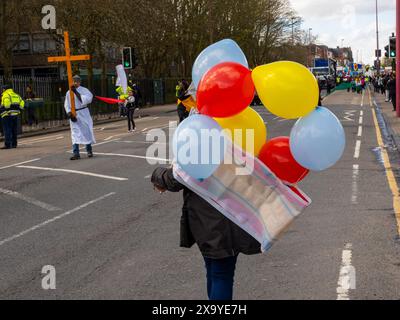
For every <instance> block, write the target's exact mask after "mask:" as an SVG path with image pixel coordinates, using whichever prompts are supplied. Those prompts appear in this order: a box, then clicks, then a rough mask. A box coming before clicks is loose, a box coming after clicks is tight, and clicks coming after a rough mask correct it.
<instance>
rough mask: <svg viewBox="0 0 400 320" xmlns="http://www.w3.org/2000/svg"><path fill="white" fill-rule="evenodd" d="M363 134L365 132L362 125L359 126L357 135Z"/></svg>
mask: <svg viewBox="0 0 400 320" xmlns="http://www.w3.org/2000/svg"><path fill="white" fill-rule="evenodd" d="M362 134H363V127H362V126H359V127H358V133H357V137H362Z"/></svg>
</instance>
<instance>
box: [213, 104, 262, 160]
mask: <svg viewBox="0 0 400 320" xmlns="http://www.w3.org/2000/svg"><path fill="white" fill-rule="evenodd" d="M215 120H216V121H217V122H218V123H219V125H220V126H221V127H222V128H223V129H225V130H227V132H228V133H229V134H230V135H231V137H232V139H233V141H234V142H235V143H236V144H237V145H238V146H240V147H242V149H243V150H245V151H246V152H248V153H249V154H252V155H253V156H258V155H259V154H260V151H261V149H262V148H263V146H264V145H265V143H266V141H267V127H266V125H265V123H264V120H263V118H262V117H261V116H260V115H259V114H258V113H257V112H256V111H255V110H254V109H252V108H250V107H249V108H247V109H246V110H244V111H243V112H242V113H239V114H238V115H236V116H234V117H230V118H215ZM247 130H254V144H253V143H251V141H247ZM250 137H253V135H251V136H249V138H250Z"/></svg>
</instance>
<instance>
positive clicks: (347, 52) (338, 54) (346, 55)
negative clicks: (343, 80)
mask: <svg viewBox="0 0 400 320" xmlns="http://www.w3.org/2000/svg"><path fill="white" fill-rule="evenodd" d="M328 57H329V58H330V59H333V60H336V61H337V64H338V66H340V67H346V66H348V65H349V64H351V63H354V58H353V51H352V50H351V48H350V47H348V48H340V47H337V48H334V49H333V48H330V49H329V51H328Z"/></svg>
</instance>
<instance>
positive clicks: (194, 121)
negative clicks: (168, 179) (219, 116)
mask: <svg viewBox="0 0 400 320" xmlns="http://www.w3.org/2000/svg"><path fill="white" fill-rule="evenodd" d="M225 139H226V137H225V135H224V134H223V130H222V128H221V126H220V125H219V124H218V123H217V122H216V121H215V120H214V119H212V118H210V117H207V116H203V115H193V116H190V117H189V118H187V119H186V120H185V121H183V122H182V123H181V124H180V125H179V127H178V129H177V130H176V132H175V135H174V140H173V152H174V156H175V159H176V161H177V163H178V165H179V166H180V167H181V168H182V170H183V171H185V172H186V173H187V174H188V175H190V176H191V177H192V178H194V179H198V180H203V179H207V178H209V177H211V176H212V175H213V174H214V172H215V171H216V170H217V169H218V168H219V166H220V165H221V163H222V162H223V161H224V158H225V152H226V148H227V144H226V140H225Z"/></svg>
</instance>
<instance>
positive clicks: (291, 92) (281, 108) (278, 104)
mask: <svg viewBox="0 0 400 320" xmlns="http://www.w3.org/2000/svg"><path fill="white" fill-rule="evenodd" d="M252 77H253V81H254V84H255V86H256V89H257V92H258V95H259V97H260V99H261V101H262V103H263V104H264V106H265V107H266V108H267V109H268V110H269V111H270V112H271V113H272V114H274V115H276V116H278V117H281V118H284V119H297V118H301V117H304V116H306V115H308V114H309V113H311V112H313V111H314V110H315V109H316V107H317V106H318V99H319V87H318V81H317V79H316V78H315V76H314V75H313V74H312V73H311V71H310V70H308V69H307V68H306V67H305V66H303V65H301V64H299V63H296V62H290V61H280V62H274V63H271V64H267V65H264V66H260V67H257V68H256V69H254V70H253V73H252Z"/></svg>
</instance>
